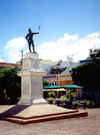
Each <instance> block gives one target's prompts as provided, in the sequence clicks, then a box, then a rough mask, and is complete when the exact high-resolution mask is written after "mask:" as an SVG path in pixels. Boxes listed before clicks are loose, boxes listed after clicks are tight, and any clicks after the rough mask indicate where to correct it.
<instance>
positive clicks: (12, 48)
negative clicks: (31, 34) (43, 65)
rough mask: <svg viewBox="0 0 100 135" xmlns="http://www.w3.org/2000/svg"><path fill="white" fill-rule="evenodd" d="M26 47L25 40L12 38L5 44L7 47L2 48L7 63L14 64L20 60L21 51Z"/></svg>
mask: <svg viewBox="0 0 100 135" xmlns="http://www.w3.org/2000/svg"><path fill="white" fill-rule="evenodd" d="M25 45H26V43H25V39H24V38H23V37H19V38H14V39H12V40H10V41H8V42H7V45H6V46H5V47H4V50H5V54H6V56H8V57H7V61H9V62H11V63H15V62H16V61H19V60H20V59H21V50H22V48H24V47H25Z"/></svg>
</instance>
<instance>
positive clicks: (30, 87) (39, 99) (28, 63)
mask: <svg viewBox="0 0 100 135" xmlns="http://www.w3.org/2000/svg"><path fill="white" fill-rule="evenodd" d="M40 61H41V59H39V55H38V54H37V53H27V54H25V56H24V59H23V61H22V62H23V68H22V70H21V71H20V72H18V76H21V100H20V101H19V102H18V104H23V105H24V104H28V105H32V104H41V103H46V101H45V100H44V99H43V76H44V75H46V71H44V70H42V69H41V66H40Z"/></svg>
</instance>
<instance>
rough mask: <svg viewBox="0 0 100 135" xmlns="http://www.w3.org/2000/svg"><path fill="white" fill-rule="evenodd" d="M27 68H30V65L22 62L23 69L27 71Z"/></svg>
mask: <svg viewBox="0 0 100 135" xmlns="http://www.w3.org/2000/svg"><path fill="white" fill-rule="evenodd" d="M29 67H30V65H29V63H28V62H27V61H26V62H23V69H27V68H29Z"/></svg>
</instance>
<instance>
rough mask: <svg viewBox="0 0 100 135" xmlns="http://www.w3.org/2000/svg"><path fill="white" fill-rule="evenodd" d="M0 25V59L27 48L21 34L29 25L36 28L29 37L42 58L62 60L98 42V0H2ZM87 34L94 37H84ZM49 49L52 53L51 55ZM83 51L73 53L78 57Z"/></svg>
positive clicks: (13, 59)
mask: <svg viewBox="0 0 100 135" xmlns="http://www.w3.org/2000/svg"><path fill="white" fill-rule="evenodd" d="M40 24H41V28H40V30H39V29H38V26H39V25H40ZM0 26H1V27H0V59H1V61H4V62H10V63H11V62H16V61H18V60H20V55H21V52H20V51H21V50H23V51H25V52H26V51H28V49H27V48H28V44H27V42H26V40H25V39H24V37H25V36H26V34H27V33H28V29H29V27H30V28H31V29H32V31H33V32H38V31H39V35H34V37H33V39H34V43H35V47H36V51H37V52H38V53H39V55H40V57H41V58H42V59H51V60H59V59H60V58H62V59H63V60H64V56H66V55H73V54H75V53H76V54H77V53H78V52H82V50H85V49H87V50H88V49H89V48H90V49H91V48H93V46H94V44H95V47H98V46H99V43H100V41H99V31H100V0H88V1H87V0H71V1H70V0H10V1H9V0H3V1H0ZM64 35H65V36H64ZM88 36H89V37H90V38H91V37H92V36H96V38H95V39H94V38H93V39H92V38H91V40H89V41H87V39H86V38H87V37H88ZM81 40H83V41H84V40H85V43H86V44H85V43H83V42H82V43H81V42H80V41H81ZM58 41H59V43H58ZM69 43H70V44H69ZM73 43H74V44H73ZM83 46H84V47H83ZM60 47H61V49H60V50H59V51H57V50H58V49H59V48H60ZM44 48H45V50H44ZM80 48H82V50H80ZM39 49H40V50H39ZM63 49H64V50H63ZM75 49H76V50H75ZM65 50H66V51H65ZM72 50H73V51H72ZM51 52H52V53H56V55H55V54H54V55H53V54H52V56H51ZM87 53H89V51H88V52H87ZM87 53H85V52H84V54H83V55H82V57H81V53H79V54H78V56H77V58H76V56H73V57H74V59H75V61H78V60H80V59H84V58H86V57H87ZM18 55H19V57H18ZM8 56H9V57H8Z"/></svg>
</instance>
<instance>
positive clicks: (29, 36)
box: [25, 28, 39, 53]
mask: <svg viewBox="0 0 100 135" xmlns="http://www.w3.org/2000/svg"><path fill="white" fill-rule="evenodd" d="M28 31H29V33H28V34H27V35H26V37H25V38H26V39H27V41H28V44H29V51H30V52H32V51H31V45H32V47H33V52H34V53H36V52H35V49H34V41H33V35H34V34H39V32H32V31H31V29H30V28H29V30H28Z"/></svg>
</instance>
